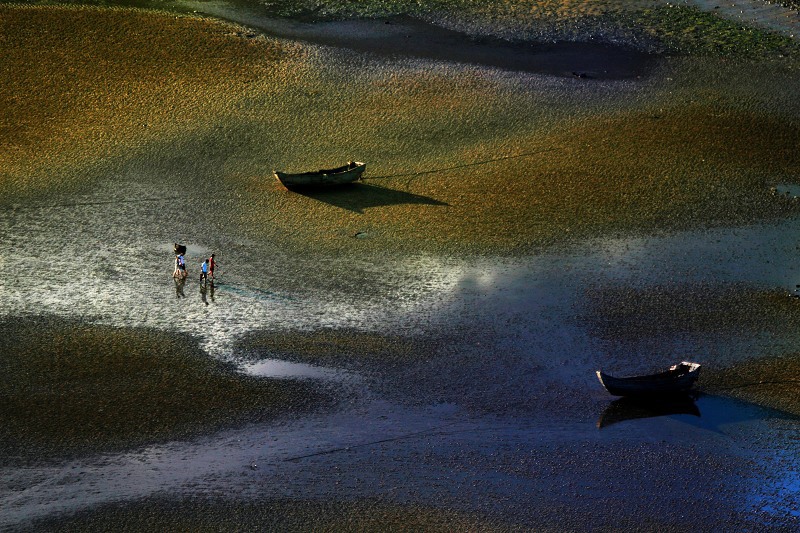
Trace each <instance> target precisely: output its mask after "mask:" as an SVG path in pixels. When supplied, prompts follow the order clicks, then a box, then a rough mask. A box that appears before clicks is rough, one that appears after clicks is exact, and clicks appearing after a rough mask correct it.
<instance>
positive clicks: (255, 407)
mask: <svg viewBox="0 0 800 533" xmlns="http://www.w3.org/2000/svg"><path fill="white" fill-rule="evenodd" d="M0 333H1V334H0V421H2V423H0V446H1V447H2V449H3V452H4V456H5V457H6V458H7V460H13V459H14V458H22V459H26V458H34V457H41V456H51V455H63V454H67V455H70V454H75V453H78V454H80V453H86V452H94V451H107V450H117V449H124V448H129V447H133V446H137V445H143V444H148V443H152V442H157V441H163V440H166V439H178V438H186V437H190V436H193V435H197V434H200V433H203V432H209V431H214V430H217V429H219V428H222V427H226V426H229V425H232V424H238V423H243V422H247V421H256V420H262V419H266V418H269V417H275V416H278V415H283V414H291V413H294V412H297V411H298V410H301V409H304V408H308V407H309V406H310V405H311V403H312V402H313V399H314V398H317V399H319V398H320V396H319V395H316V394H315V393H314V391H313V390H311V388H310V386H307V385H305V384H302V383H298V382H292V381H275V380H266V379H259V378H254V377H248V376H245V375H242V374H240V373H237V372H236V371H235V369H234V368H233V367H232V366H230V365H227V364H223V363H221V362H218V361H216V360H212V359H210V358H209V357H208V356H207V355H205V354H204V353H203V352H202V350H200V348H199V347H198V345H197V342H196V341H195V340H193V339H192V338H190V337H188V336H185V335H179V334H172V333H165V332H160V331H154V330H147V329H135V328H113V327H107V326H98V325H90V324H84V323H78V322H70V321H64V320H59V319H54V318H49V317H40V318H6V319H4V321H3V324H2V327H0Z"/></svg>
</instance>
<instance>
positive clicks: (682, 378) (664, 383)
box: [597, 361, 700, 396]
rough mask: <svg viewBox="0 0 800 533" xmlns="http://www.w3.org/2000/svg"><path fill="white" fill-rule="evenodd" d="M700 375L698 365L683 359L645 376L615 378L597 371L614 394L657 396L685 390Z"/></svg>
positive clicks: (598, 376) (601, 379) (603, 382)
mask: <svg viewBox="0 0 800 533" xmlns="http://www.w3.org/2000/svg"><path fill="white" fill-rule="evenodd" d="M699 375H700V365H699V364H698V363H690V362H688V361H683V362H682V363H679V364H677V365H673V366H671V367H670V368H669V370H667V371H665V372H660V373H658V374H650V375H646V376H632V377H627V378H615V377H614V376H610V375H608V374H604V373H603V372H602V371H600V370H598V371H597V378H598V379H599V380H600V383H602V384H603V387H605V388H606V390H607V391H608V392H610V393H611V394H613V395H614V396H657V395H666V394H676V393H680V392H686V391H688V390H689V389H690V388H692V385H694V382H695V381H697V377H698V376H699Z"/></svg>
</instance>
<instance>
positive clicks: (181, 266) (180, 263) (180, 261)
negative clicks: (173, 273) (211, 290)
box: [178, 254, 186, 279]
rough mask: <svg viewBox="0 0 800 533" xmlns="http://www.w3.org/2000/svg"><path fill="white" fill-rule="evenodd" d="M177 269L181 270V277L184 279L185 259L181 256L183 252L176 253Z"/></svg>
mask: <svg viewBox="0 0 800 533" xmlns="http://www.w3.org/2000/svg"><path fill="white" fill-rule="evenodd" d="M178 269H180V271H181V277H182V278H184V279H186V260H185V259H184V258H183V254H179V255H178Z"/></svg>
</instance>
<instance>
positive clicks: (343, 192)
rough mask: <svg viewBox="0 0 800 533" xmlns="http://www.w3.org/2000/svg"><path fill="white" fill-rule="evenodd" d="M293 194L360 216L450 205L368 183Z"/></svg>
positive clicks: (297, 190) (307, 189) (300, 191)
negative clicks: (413, 206)
mask: <svg viewBox="0 0 800 533" xmlns="http://www.w3.org/2000/svg"><path fill="white" fill-rule="evenodd" d="M292 192H295V193H297V194H301V195H303V196H305V197H307V198H312V199H314V200H317V201H320V202H324V203H326V204H328V205H332V206H334V207H338V208H340V209H346V210H347V211H352V212H354V213H359V214H364V210H366V209H369V208H371V207H386V206H391V205H403V204H418V205H439V206H446V205H449V204H447V203H446V202H441V201H439V200H436V199H435V198H430V197H428V196H421V195H419V194H412V193H410V192H405V191H398V190H396V189H389V188H386V187H381V186H378V185H369V184H366V183H352V184H347V185H340V186H336V187H305V188H302V189H293V190H292Z"/></svg>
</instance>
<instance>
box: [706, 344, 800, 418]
mask: <svg viewBox="0 0 800 533" xmlns="http://www.w3.org/2000/svg"><path fill="white" fill-rule="evenodd" d="M703 388H704V390H705V391H706V392H708V393H712V394H722V395H726V396H732V397H734V398H738V399H741V400H744V401H747V402H751V403H755V404H758V405H761V406H763V407H769V408H771V409H777V410H780V411H784V412H786V413H791V414H793V415H796V416H800V354H797V353H794V354H787V355H784V356H781V357H763V358H754V359H749V360H747V361H744V362H742V363H738V364H736V365H733V366H731V367H728V368H723V369H719V370H716V369H714V370H712V371H710V372H706V375H704V376H703Z"/></svg>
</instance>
